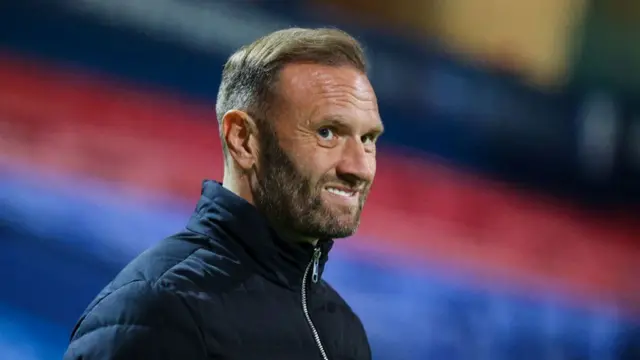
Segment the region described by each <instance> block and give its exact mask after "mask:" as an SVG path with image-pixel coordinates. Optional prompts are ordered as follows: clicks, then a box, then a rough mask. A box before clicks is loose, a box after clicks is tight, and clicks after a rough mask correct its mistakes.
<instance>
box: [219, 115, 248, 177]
mask: <svg viewBox="0 0 640 360" xmlns="http://www.w3.org/2000/svg"><path fill="white" fill-rule="evenodd" d="M221 130H222V135H223V136H222V137H223V139H224V141H225V142H226V144H227V149H228V150H229V155H230V156H231V157H232V158H233V160H234V161H235V162H236V163H237V165H238V166H239V167H240V168H241V169H243V170H249V169H250V168H251V167H252V166H253V165H254V164H255V159H256V152H255V149H254V148H253V146H252V142H254V140H255V124H254V121H253V119H252V118H251V117H250V116H249V115H248V114H247V113H245V112H244V111H240V110H231V111H228V112H227V113H226V114H225V115H224V117H223V118H222V129H221Z"/></svg>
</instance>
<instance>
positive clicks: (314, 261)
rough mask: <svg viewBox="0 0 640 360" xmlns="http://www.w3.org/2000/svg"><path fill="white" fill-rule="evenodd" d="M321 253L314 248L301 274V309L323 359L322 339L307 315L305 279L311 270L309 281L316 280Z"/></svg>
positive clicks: (324, 358) (324, 357)
mask: <svg viewBox="0 0 640 360" xmlns="http://www.w3.org/2000/svg"><path fill="white" fill-rule="evenodd" d="M321 255H322V250H320V248H316V249H315V250H314V252H313V257H312V258H311V261H310V262H309V265H307V268H306V269H305V270H304V275H303V276H302V311H303V312H304V317H305V318H306V319H307V323H308V324H309V327H310V328H311V332H312V333H313V339H314V340H315V342H316V345H318V349H319V350H320V354H321V355H322V359H323V360H329V357H327V353H326V352H325V350H324V346H322V341H320V334H318V329H316V326H315V325H314V324H313V321H312V320H311V315H309V307H308V304H307V279H308V278H309V270H311V281H312V282H313V283H314V284H315V283H317V282H318V278H319V274H320V269H319V267H320V256H321Z"/></svg>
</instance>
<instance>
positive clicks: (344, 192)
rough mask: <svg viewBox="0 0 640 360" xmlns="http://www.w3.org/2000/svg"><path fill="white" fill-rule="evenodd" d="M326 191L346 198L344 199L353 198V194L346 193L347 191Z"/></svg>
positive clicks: (330, 189)
mask: <svg viewBox="0 0 640 360" xmlns="http://www.w3.org/2000/svg"><path fill="white" fill-rule="evenodd" d="M327 191H328V192H330V193H333V194H336V195H340V196H346V197H349V196H353V192H347V191H344V190H338V189H335V188H327Z"/></svg>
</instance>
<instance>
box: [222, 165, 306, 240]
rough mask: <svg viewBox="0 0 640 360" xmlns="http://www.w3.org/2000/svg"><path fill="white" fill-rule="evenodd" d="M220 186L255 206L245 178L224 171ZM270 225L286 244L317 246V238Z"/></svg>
mask: <svg viewBox="0 0 640 360" xmlns="http://www.w3.org/2000/svg"><path fill="white" fill-rule="evenodd" d="M222 186H223V187H225V188H226V189H227V190H229V191H231V192H232V193H234V194H236V195H238V196H240V197H241V198H243V199H245V200H246V201H247V202H248V203H249V204H251V205H253V206H255V202H254V198H253V192H252V191H251V187H250V185H249V179H248V178H247V177H246V176H236V175H235V174H233V172H232V171H227V170H225V173H224V177H223V180H222ZM270 223H271V226H272V227H273V228H274V230H275V231H276V233H277V234H278V236H280V238H282V239H283V240H285V241H287V242H290V243H310V244H312V245H313V246H316V245H317V244H318V239H317V238H311V237H308V236H303V235H300V234H298V233H296V232H294V231H291V229H288V228H287V227H286V226H283V225H280V224H275V223H274V222H272V221H270Z"/></svg>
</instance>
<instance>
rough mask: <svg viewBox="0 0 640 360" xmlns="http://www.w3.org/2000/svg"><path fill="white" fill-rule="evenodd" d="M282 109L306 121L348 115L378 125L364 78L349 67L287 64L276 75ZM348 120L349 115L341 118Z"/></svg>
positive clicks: (375, 106) (373, 98) (372, 97)
mask: <svg viewBox="0 0 640 360" xmlns="http://www.w3.org/2000/svg"><path fill="white" fill-rule="evenodd" d="M278 83H279V87H278V92H279V94H280V98H281V100H282V101H283V103H282V105H284V106H285V107H289V109H295V111H296V112H297V113H300V114H301V115H306V116H305V117H306V118H311V117H314V116H325V115H329V114H324V113H325V112H352V113H354V114H353V115H357V117H358V118H362V117H369V118H371V119H370V120H372V121H377V122H380V119H379V115H378V102H377V99H376V95H375V92H374V90H373V88H372V86H371V83H370V82H369V79H368V78H367V76H366V75H365V74H363V73H362V72H360V71H359V70H357V69H355V68H353V67H349V66H341V67H336V66H327V65H319V64H307V63H301V64H298V63H294V64H288V65H287V66H285V67H284V68H283V69H282V72H281V73H280V79H279V82H278ZM345 115H346V116H349V114H345Z"/></svg>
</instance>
